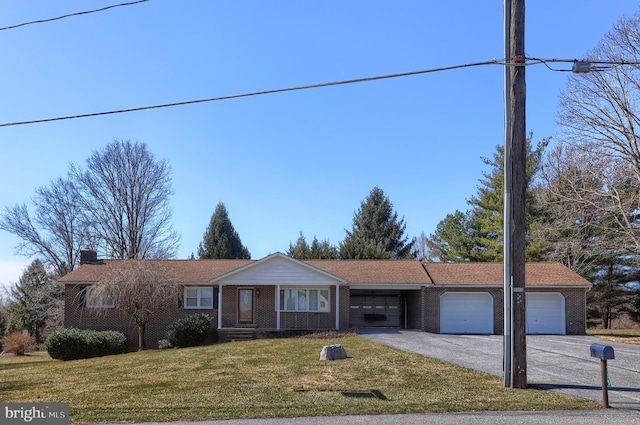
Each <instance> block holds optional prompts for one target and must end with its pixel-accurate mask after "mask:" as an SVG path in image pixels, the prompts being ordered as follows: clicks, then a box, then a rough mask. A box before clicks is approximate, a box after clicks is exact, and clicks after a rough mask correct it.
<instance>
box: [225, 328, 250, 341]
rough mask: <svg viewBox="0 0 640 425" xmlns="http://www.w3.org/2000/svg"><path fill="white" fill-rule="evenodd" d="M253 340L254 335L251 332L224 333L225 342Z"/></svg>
mask: <svg viewBox="0 0 640 425" xmlns="http://www.w3.org/2000/svg"><path fill="white" fill-rule="evenodd" d="M253 339H255V334H254V332H253V331H239V330H238V331H229V332H227V333H226V337H225V341H227V342H234V341H251V340H253Z"/></svg>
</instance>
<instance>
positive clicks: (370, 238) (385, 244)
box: [340, 186, 413, 260]
mask: <svg viewBox="0 0 640 425" xmlns="http://www.w3.org/2000/svg"><path fill="white" fill-rule="evenodd" d="M405 228H406V224H405V222H404V218H402V219H400V220H398V213H397V212H395V211H394V210H393V204H392V203H391V202H390V201H389V198H388V197H387V196H386V195H385V193H384V191H383V190H382V189H380V188H379V187H378V186H376V187H374V188H373V189H372V190H371V192H370V193H369V195H368V196H367V199H366V200H365V201H363V202H361V203H360V208H359V209H358V211H357V212H356V213H355V214H354V216H353V228H352V230H351V231H348V230H346V232H347V236H346V237H345V239H344V241H343V242H342V243H341V244H340V258H341V259H356V260H360V259H399V258H410V257H411V248H412V246H413V241H412V242H408V238H407V237H406V236H404V231H405Z"/></svg>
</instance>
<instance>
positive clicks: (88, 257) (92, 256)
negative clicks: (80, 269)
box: [80, 248, 98, 265]
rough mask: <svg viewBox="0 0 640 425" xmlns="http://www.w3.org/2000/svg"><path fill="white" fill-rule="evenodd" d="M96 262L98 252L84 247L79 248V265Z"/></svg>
mask: <svg viewBox="0 0 640 425" xmlns="http://www.w3.org/2000/svg"><path fill="white" fill-rule="evenodd" d="M96 263H98V253H97V252H96V251H94V250H93V249H89V248H85V249H81V250H80V265H82V264H96Z"/></svg>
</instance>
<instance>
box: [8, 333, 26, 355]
mask: <svg viewBox="0 0 640 425" xmlns="http://www.w3.org/2000/svg"><path fill="white" fill-rule="evenodd" d="M32 345H33V340H32V338H31V335H29V334H27V333H22V332H20V331H15V332H12V333H10V334H9V335H7V336H4V337H3V338H2V347H3V348H4V352H5V353H13V354H15V355H16V356H24V353H26V352H27V351H28V350H29V349H30V348H31V346H32Z"/></svg>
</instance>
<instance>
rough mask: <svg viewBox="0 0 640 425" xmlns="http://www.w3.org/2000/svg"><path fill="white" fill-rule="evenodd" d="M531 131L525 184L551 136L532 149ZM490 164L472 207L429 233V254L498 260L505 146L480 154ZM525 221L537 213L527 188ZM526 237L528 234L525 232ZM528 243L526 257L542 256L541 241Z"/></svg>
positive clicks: (443, 257) (454, 258) (444, 258)
mask: <svg viewBox="0 0 640 425" xmlns="http://www.w3.org/2000/svg"><path fill="white" fill-rule="evenodd" d="M531 138H532V136H531V135H530V136H529V138H527V185H528V186H529V184H530V183H531V182H532V181H533V179H534V177H535V176H536V173H537V172H538V170H539V168H540V165H541V162H542V155H543V153H544V150H545V148H546V146H547V145H548V143H549V141H550V139H543V140H542V141H541V142H539V143H538V145H537V146H536V148H535V149H534V148H533V147H532V144H531ZM482 162H483V163H484V164H485V165H488V166H490V167H491V170H490V171H489V172H483V173H482V176H483V177H482V178H481V179H480V185H479V186H478V193H477V195H475V196H472V197H471V199H469V200H467V203H468V204H469V205H470V206H471V209H470V210H469V211H467V212H466V213H463V212H460V211H456V212H455V213H454V214H453V215H452V214H449V215H447V217H446V218H445V219H444V220H443V221H441V222H440V223H439V224H438V226H437V228H436V232H435V233H434V234H432V235H431V236H430V237H429V245H430V247H431V249H432V251H433V253H432V255H433V256H435V257H438V258H440V260H441V261H501V260H502V257H503V233H504V230H503V229H504V224H503V218H504V147H503V146H497V147H496V152H495V153H494V154H493V156H492V157H491V158H482ZM526 196H527V204H526V205H527V210H526V223H527V226H528V227H531V226H532V225H533V223H534V222H535V220H536V217H537V216H538V215H539V212H538V211H537V210H536V209H535V208H534V205H535V204H534V202H533V194H532V190H531V189H529V188H528V189H527V194H526ZM528 237H529V236H528ZM528 242H529V243H528V244H527V252H526V255H527V261H539V260H541V259H542V258H543V252H542V247H541V246H540V244H537V243H531V242H532V241H531V238H530V237H529V241H528Z"/></svg>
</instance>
